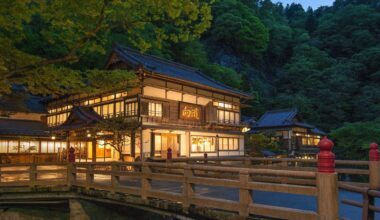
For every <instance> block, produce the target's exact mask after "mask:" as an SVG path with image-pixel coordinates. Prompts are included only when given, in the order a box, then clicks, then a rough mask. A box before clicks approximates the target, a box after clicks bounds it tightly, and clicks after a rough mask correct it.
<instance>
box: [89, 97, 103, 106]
mask: <svg viewBox="0 0 380 220" xmlns="http://www.w3.org/2000/svg"><path fill="white" fill-rule="evenodd" d="M99 102H100V98H94V99H90V100H88V104H89V105H92V104H96V103H99Z"/></svg>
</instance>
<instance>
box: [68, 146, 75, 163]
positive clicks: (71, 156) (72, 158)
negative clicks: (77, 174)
mask: <svg viewBox="0 0 380 220" xmlns="http://www.w3.org/2000/svg"><path fill="white" fill-rule="evenodd" d="M74 162H75V149H74V148H73V147H70V149H69V163H74Z"/></svg>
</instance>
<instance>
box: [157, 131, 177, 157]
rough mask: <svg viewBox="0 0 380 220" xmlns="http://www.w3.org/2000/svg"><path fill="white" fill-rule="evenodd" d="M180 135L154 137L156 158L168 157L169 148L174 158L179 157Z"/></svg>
mask: <svg viewBox="0 0 380 220" xmlns="http://www.w3.org/2000/svg"><path fill="white" fill-rule="evenodd" d="M179 143H180V135H178V134H155V135H154V156H155V157H162V158H166V157H167V152H168V148H169V147H170V148H171V149H172V157H173V158H175V157H178V154H179V149H180V144H179Z"/></svg>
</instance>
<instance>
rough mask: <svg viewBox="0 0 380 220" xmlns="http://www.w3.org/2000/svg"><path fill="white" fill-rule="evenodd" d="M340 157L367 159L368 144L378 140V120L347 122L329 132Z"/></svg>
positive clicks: (379, 122) (379, 127)
mask: <svg viewBox="0 0 380 220" xmlns="http://www.w3.org/2000/svg"><path fill="white" fill-rule="evenodd" d="M331 136H332V137H333V138H334V141H335V144H336V147H334V150H335V151H336V153H337V155H338V156H339V157H340V158H342V159H356V160H368V151H369V144H370V143H371V142H378V143H379V141H380V121H379V119H377V120H374V121H371V122H356V123H347V124H345V125H344V126H342V127H341V128H338V129H336V130H334V131H332V132H331Z"/></svg>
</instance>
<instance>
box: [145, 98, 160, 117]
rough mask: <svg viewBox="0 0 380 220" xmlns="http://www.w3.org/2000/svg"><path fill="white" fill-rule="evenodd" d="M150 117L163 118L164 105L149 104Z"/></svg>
mask: <svg viewBox="0 0 380 220" xmlns="http://www.w3.org/2000/svg"><path fill="white" fill-rule="evenodd" d="M148 115H149V116H155V117H162V104H161V103H154V102H149V107H148Z"/></svg>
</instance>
